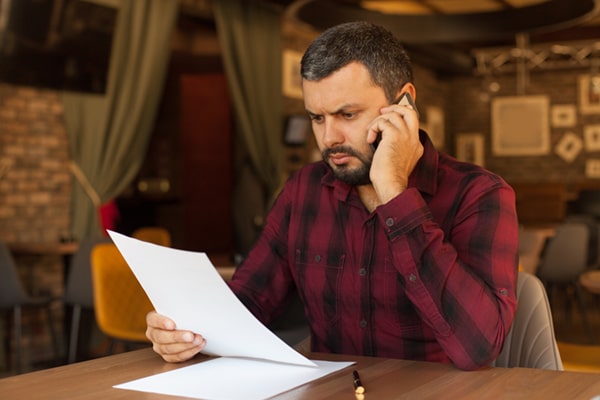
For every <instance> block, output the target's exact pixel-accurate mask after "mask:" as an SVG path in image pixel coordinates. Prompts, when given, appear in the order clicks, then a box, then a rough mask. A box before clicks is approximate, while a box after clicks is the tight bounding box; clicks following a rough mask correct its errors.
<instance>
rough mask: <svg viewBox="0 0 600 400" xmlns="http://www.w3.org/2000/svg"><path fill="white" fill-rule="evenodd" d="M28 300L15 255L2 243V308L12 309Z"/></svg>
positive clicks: (0, 304)
mask: <svg viewBox="0 0 600 400" xmlns="http://www.w3.org/2000/svg"><path fill="white" fill-rule="evenodd" d="M28 299H29V296H28V295H27V293H26V292H25V289H24V288H23V283H22V282H21V278H20V277H19V271H18V270H17V264H16V263H15V260H14V258H13V255H12V253H11V252H10V250H9V248H8V246H7V245H6V243H4V242H0V308H2V309H7V308H12V307H13V306H15V305H17V304H23V303H25V302H27V300H28Z"/></svg>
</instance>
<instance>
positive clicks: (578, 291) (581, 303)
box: [573, 283, 595, 344]
mask: <svg viewBox="0 0 600 400" xmlns="http://www.w3.org/2000/svg"><path fill="white" fill-rule="evenodd" d="M573 286H574V289H575V296H576V297H577V303H578V304H579V309H580V311H581V321H582V323H583V329H584V330H585V332H586V333H587V335H588V337H589V340H590V343H591V344H594V342H595V338H594V334H593V332H592V328H591V326H590V322H589V321H588V318H587V309H586V306H585V301H584V300H583V293H582V291H581V286H579V285H578V284H577V283H575V284H574V285H573Z"/></svg>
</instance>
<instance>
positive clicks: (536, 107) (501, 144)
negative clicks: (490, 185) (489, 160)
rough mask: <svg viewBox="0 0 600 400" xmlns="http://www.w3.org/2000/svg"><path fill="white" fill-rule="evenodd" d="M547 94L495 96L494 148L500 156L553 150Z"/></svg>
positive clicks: (493, 119)
mask: <svg viewBox="0 0 600 400" xmlns="http://www.w3.org/2000/svg"><path fill="white" fill-rule="evenodd" d="M548 108H549V99H548V96H507V97H496V98H494V99H493V100H492V149H493V152H494V154H495V155H498V156H524V155H542V154H548V152H549V151H550V121H549V116H548V113H549V111H548Z"/></svg>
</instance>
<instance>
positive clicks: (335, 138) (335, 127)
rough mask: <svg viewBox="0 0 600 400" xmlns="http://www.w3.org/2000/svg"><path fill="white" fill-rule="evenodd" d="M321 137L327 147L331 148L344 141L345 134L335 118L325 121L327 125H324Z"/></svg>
mask: <svg viewBox="0 0 600 400" xmlns="http://www.w3.org/2000/svg"><path fill="white" fill-rule="evenodd" d="M321 128H322V132H321V137H322V140H323V144H324V145H325V147H328V148H331V147H334V146H337V145H339V144H341V143H343V141H344V134H343V131H342V129H341V128H340V126H339V124H337V123H336V121H335V119H334V118H327V119H325V123H324V124H323V125H322V127H321Z"/></svg>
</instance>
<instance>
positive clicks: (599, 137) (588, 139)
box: [583, 124, 600, 151]
mask: <svg viewBox="0 0 600 400" xmlns="http://www.w3.org/2000/svg"><path fill="white" fill-rule="evenodd" d="M583 139H584V141H585V150H586V151H600V125H598V124H592V125H586V126H584V127H583Z"/></svg>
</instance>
